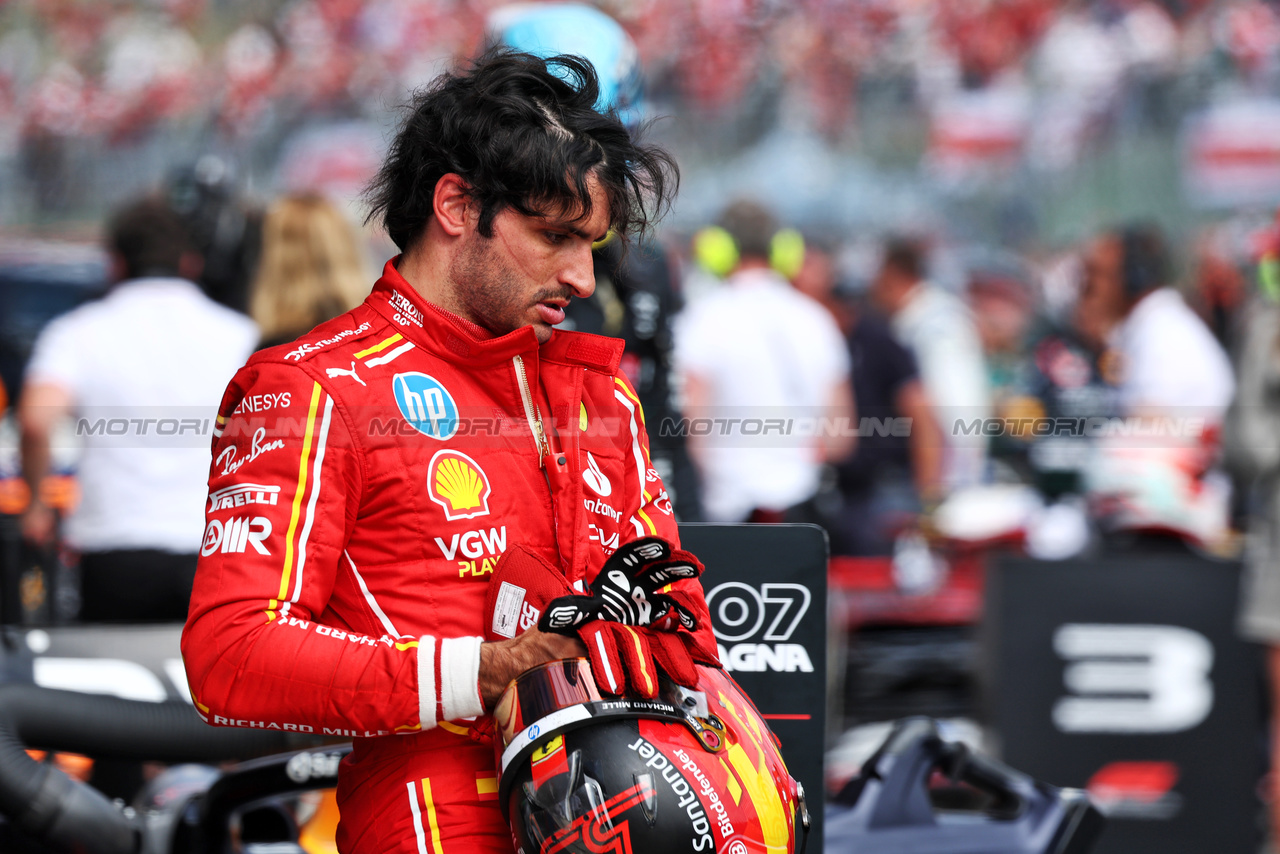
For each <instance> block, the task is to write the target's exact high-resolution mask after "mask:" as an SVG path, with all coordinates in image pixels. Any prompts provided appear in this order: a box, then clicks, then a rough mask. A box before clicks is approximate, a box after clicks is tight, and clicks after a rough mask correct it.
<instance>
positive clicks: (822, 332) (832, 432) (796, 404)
mask: <svg viewBox="0 0 1280 854" xmlns="http://www.w3.org/2000/svg"><path fill="white" fill-rule="evenodd" d="M720 226H721V228H723V229H724V230H725V231H726V232H728V234H729V236H730V237H731V238H732V239H733V242H734V245H735V247H736V250H737V254H738V261H737V266H736V268H735V270H734V272H733V274H732V275H731V276H730V277H729V279H728V280H727V281H726V283H725V286H724V287H723V288H721V289H719V290H717V291H715V292H713V293H712V294H710V295H708V296H707V297H704V298H703V299H701V300H699V301H697V302H695V303H693V304H692V305H690V306H689V308H688V309H687V310H686V311H685V313H684V314H683V315H682V316H681V317H680V318H679V320H678V321H677V325H676V350H675V357H676V365H677V369H678V370H679V372H680V375H681V382H682V387H683V390H684V410H685V413H686V414H687V415H688V417H689V418H690V419H691V422H690V423H691V426H692V424H694V423H697V422H698V421H699V420H700V419H707V418H710V419H724V420H721V421H720V422H719V423H720V424H721V425H723V426H721V427H713V429H711V430H710V431H707V432H699V431H694V430H692V429H691V430H690V442H689V451H690V453H691V454H692V455H693V458H694V462H695V463H697V464H698V466H699V469H700V471H701V474H702V481H703V494H702V499H703V510H704V512H705V514H706V516H707V518H708V519H709V520H710V521H713V522H744V521H797V522H815V521H818V520H819V518H820V515H819V513H818V510H817V508H814V507H813V506H812V505H811V502H812V501H813V499H814V497H815V496H816V495H817V493H818V490H819V487H820V486H821V481H822V468H823V465H824V464H825V463H828V462H836V461H838V460H840V459H843V458H844V457H845V456H846V455H847V454H848V453H849V451H851V450H852V447H853V442H854V437H855V436H856V432H855V426H856V425H855V422H854V420H853V400H852V395H851V392H850V386H849V358H848V354H847V353H846V351H845V346H844V341H843V340H842V338H841V335H840V330H839V328H838V327H837V326H836V324H835V321H834V320H832V319H831V316H830V315H829V314H828V313H827V311H826V310H825V309H824V308H823V307H822V306H821V305H819V304H818V303H817V302H815V301H813V300H811V299H809V298H808V297H806V296H804V295H803V294H801V293H799V292H798V291H796V290H795V289H794V288H792V287H791V284H790V283H789V282H787V280H786V279H784V278H783V277H782V276H781V274H779V273H778V272H776V271H775V270H773V268H772V267H771V266H770V264H769V255H770V244H771V242H772V240H773V236H774V234H775V233H776V232H777V225H776V223H775V222H774V219H773V216H772V215H771V214H770V213H769V212H768V211H767V210H765V209H764V208H763V207H762V206H760V205H759V204H757V203H755V202H752V201H747V200H739V201H736V202H734V203H733V204H731V205H730V206H729V207H728V208H727V209H726V210H725V212H724V214H723V216H722V217H721V220H720ZM733 419H737V420H736V421H734V420H733ZM788 420H790V421H792V423H793V424H794V423H795V422H796V421H799V422H800V423H802V424H808V425H811V429H809V430H807V431H805V432H804V433H803V434H802V433H800V432H799V431H794V432H792V433H790V434H787V433H780V432H778V431H774V432H772V433H765V432H764V426H765V422H767V421H769V422H774V423H781V424H785V423H786V421H788Z"/></svg>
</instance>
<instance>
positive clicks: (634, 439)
mask: <svg viewBox="0 0 1280 854" xmlns="http://www.w3.org/2000/svg"><path fill="white" fill-rule="evenodd" d="M618 384H619V385H622V383H621V382H619V383H618ZM625 387H626V386H623V388H625ZM613 396H614V397H615V398H617V399H618V401H619V402H620V403H621V404H622V405H623V406H625V407H626V408H627V411H628V412H630V413H631V453H632V455H633V456H634V457H635V461H636V480H637V482H638V489H639V491H640V496H639V500H640V501H641V502H642V503H643V502H644V501H646V500H649V499H648V493H647V492H646V491H645V488H644V483H645V474H646V472H647V471H648V468H649V467H648V465H647V461H646V459H645V454H644V451H643V445H642V444H641V442H640V425H639V423H638V422H637V419H636V406H633V405H632V404H631V401H630V400H628V399H627V397H626V396H625V395H624V394H623V393H622V392H620V391H615V392H614V393H613ZM636 513H637V515H639V516H640V518H641V519H644V521H645V524H646V525H647V526H648V527H649V533H650V534H657V533H658V529H657V528H656V527H654V524H653V520H652V519H650V518H649V517H648V516H647V515H645V512H644V510H643V509H639V510H637V511H636Z"/></svg>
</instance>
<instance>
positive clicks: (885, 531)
mask: <svg viewBox="0 0 1280 854" xmlns="http://www.w3.org/2000/svg"><path fill="white" fill-rule="evenodd" d="M741 204H751V203H748V202H739V203H735V205H730V206H729V208H728V209H726V212H725V215H724V217H723V218H722V221H721V223H720V224H719V225H718V226H713V227H710V228H708V229H707V230H705V231H704V232H702V233H700V234H699V235H698V236H697V238H696V239H695V242H694V244H695V245H694V249H693V257H694V259H695V262H694V264H693V266H692V268H691V269H692V270H693V275H691V277H690V279H689V284H690V287H689V289H688V290H689V296H690V300H691V303H692V304H691V307H690V308H689V309H688V314H689V315H690V316H691V318H692V319H689V320H687V321H685V320H681V321H678V322H677V325H676V330H677V334H676V347H675V352H676V360H675V361H676V370H677V373H678V374H679V375H680V376H681V377H682V379H683V381H684V388H685V389H686V397H685V415H686V417H687V420H688V419H691V420H689V424H690V427H691V429H689V436H690V437H691V438H690V441H691V442H692V443H695V444H704V445H711V446H713V447H714V448H715V451H714V452H713V453H714V454H720V455H725V456H727V457H728V459H726V460H725V461H724V462H723V463H720V462H718V461H716V460H709V459H707V457H706V454H705V453H704V454H702V455H699V454H695V459H699V462H700V464H701V468H702V470H703V472H702V473H703V475H704V481H707V480H709V482H710V484H711V485H712V486H713V487H714V485H715V484H716V483H717V481H718V479H719V478H720V477H721V475H720V474H719V473H718V469H719V468H721V467H722V466H723V467H724V468H727V469H730V470H734V471H737V472H739V474H737V475H736V478H735V479H736V480H737V481H742V480H747V479H749V478H748V476H746V475H743V474H741V472H744V471H752V472H761V474H760V475H759V477H760V478H761V479H767V475H766V474H764V473H763V472H764V468H763V466H762V465H761V464H760V463H759V462H758V461H756V462H753V461H752V460H751V455H752V454H755V455H760V454H764V453H766V451H765V450H763V449H764V448H765V447H767V446H769V445H774V446H776V445H779V444H785V443H783V442H782V441H781V440H778V439H775V440H774V441H772V442H770V441H769V439H768V438H767V435H768V434H767V433H765V434H764V436H759V435H758V434H759V433H760V430H759V428H755V429H756V433H757V436H756V437H753V436H752V435H751V434H750V433H748V432H747V431H746V429H745V428H741V429H739V428H736V427H733V428H724V429H723V430H721V429H719V422H716V424H717V428H715V429H711V430H710V433H709V434H708V435H707V438H704V439H697V438H696V437H697V435H698V429H697V418H698V417H699V416H700V415H709V416H728V415H733V416H737V417H739V418H742V417H748V418H749V417H752V416H754V417H756V418H761V419H764V418H767V417H768V416H769V415H771V414H778V412H783V411H785V412H787V413H802V414H803V413H808V412H819V411H820V412H822V413H823V414H824V416H826V417H828V418H831V417H833V416H836V415H839V414H840V412H841V410H840V409H839V408H838V404H837V403H835V402H833V401H834V400H835V398H834V397H833V396H832V395H831V393H830V392H829V391H828V390H826V389H818V390H813V391H811V392H808V393H807V396H806V392H805V391H804V389H803V384H804V382H805V381H810V380H812V379H813V378H814V377H827V378H828V380H827V381H826V382H827V383H828V385H829V384H830V383H831V382H832V381H833V380H832V379H830V378H833V377H835V378H838V381H839V383H840V384H842V386H843V387H844V388H846V389H847V390H848V391H849V392H850V393H851V394H850V396H851V397H852V400H853V404H854V407H855V412H856V415H855V416H854V417H853V419H852V421H851V422H849V423H850V424H851V425H852V429H850V430H849V431H847V432H848V433H849V434H852V436H853V438H854V441H852V442H849V443H846V444H845V445H843V446H839V447H834V448H833V447H832V446H831V445H830V443H829V442H827V443H826V444H825V445H824V442H823V441H819V440H820V439H823V438H826V437H828V436H830V435H836V433H837V431H835V430H834V429H828V430H826V431H825V432H824V428H823V425H819V426H818V428H817V430H818V437H817V439H815V440H810V441H808V443H807V445H806V447H807V449H808V452H809V463H808V464H809V466H810V468H811V476H810V478H809V480H808V487H807V491H806V492H805V493H804V494H803V495H802V496H800V498H799V499H798V500H790V501H788V500H785V499H778V498H777V497H774V498H773V499H772V500H770V499H764V500H762V501H761V502H759V503H758V504H759V506H758V507H756V508H752V507H747V508H746V510H747V512H745V513H744V512H742V509H741V508H734V509H733V510H731V511H721V512H719V514H718V515H717V511H716V508H715V507H714V506H708V507H707V508H706V509H707V512H708V515H709V516H710V517H711V518H712V519H713V520H714V521H744V520H746V519H747V518H748V517H749V516H750V513H751V511H752V510H753V509H755V510H759V509H764V510H767V511H773V512H779V513H781V514H782V516H783V517H785V518H788V519H790V520H793V521H801V520H803V521H816V522H819V523H820V524H823V525H825V526H826V527H827V528H828V531H829V533H830V535H831V542H832V549H833V553H835V554H849V555H888V554H893V553H895V551H896V550H899V549H902V548H904V547H907V546H909V545H910V544H911V543H913V542H915V540H916V539H918V538H919V537H921V536H927V537H930V538H933V539H935V540H938V539H941V540H944V541H945V540H948V539H949V540H953V541H960V542H967V543H978V544H984V545H990V544H992V543H995V542H1000V541H1008V542H1013V541H1016V542H1018V543H1020V544H1024V545H1025V546H1026V547H1027V548H1028V550H1029V551H1030V552H1031V553H1032V554H1035V555H1037V556H1040V557H1046V558H1061V557H1066V556H1069V555H1072V554H1077V553H1079V552H1081V551H1083V550H1085V549H1088V548H1096V547H1097V546H1098V543H1099V541H1100V539H1101V538H1106V537H1109V536H1112V535H1114V534H1116V533H1117V532H1127V533H1129V534H1140V535H1144V536H1145V535H1153V536H1162V537H1163V536H1168V537H1172V538H1178V539H1181V540H1184V541H1186V542H1189V543H1192V544H1194V545H1195V546H1196V547H1197V548H1203V549H1207V550H1209V551H1213V552H1217V553H1237V552H1238V551H1239V549H1240V546H1241V538H1240V536H1239V531H1241V530H1242V529H1243V528H1244V527H1246V526H1247V517H1248V515H1249V513H1250V510H1251V507H1252V505H1250V503H1249V502H1250V494H1251V493H1250V476H1251V474H1252V473H1251V472H1250V471H1248V470H1247V469H1248V466H1247V465H1246V466H1243V467H1236V468H1234V469H1233V468H1232V467H1231V466H1229V465H1227V464H1226V463H1227V462H1229V461H1230V460H1231V459H1233V458H1234V459H1239V458H1240V457H1241V454H1240V450H1241V448H1242V447H1243V446H1246V445H1247V446H1248V447H1249V448H1253V447H1254V446H1256V445H1257V444H1258V441H1257V434H1256V432H1255V434H1254V438H1253V439H1252V440H1247V441H1246V440H1243V439H1240V438H1239V434H1238V432H1233V429H1232V428H1233V425H1238V424H1239V423H1240V422H1241V421H1242V420H1243V419H1246V418H1248V417H1251V416H1256V415H1257V412H1258V410H1259V408H1260V407H1263V406H1264V404H1263V403H1260V402H1259V401H1261V400H1263V399H1265V393H1264V392H1263V391H1261V390H1259V389H1256V388H1253V389H1250V388H1241V390H1240V399H1241V400H1251V401H1252V402H1251V403H1249V404H1247V405H1243V406H1242V405H1240V404H1238V405H1237V408H1236V410H1234V414H1231V411H1230V407H1231V404H1232V401H1233V399H1234V398H1235V397H1236V386H1237V382H1236V378H1235V374H1236V369H1234V368H1233V367H1232V359H1233V358H1238V355H1239V353H1240V352H1241V351H1242V349H1243V348H1244V347H1245V344H1244V341H1245V339H1246V338H1247V337H1248V336H1249V335H1251V334H1254V333H1251V332H1250V325H1251V324H1253V323H1257V322H1259V321H1257V320H1256V318H1257V317H1259V316H1264V315H1267V314H1268V312H1270V311H1274V309H1275V297H1274V295H1273V294H1274V290H1273V288H1272V286H1268V285H1267V284H1266V282H1267V276H1268V275H1272V273H1269V272H1268V271H1269V270H1270V269H1271V267H1272V266H1274V264H1275V261H1274V257H1275V249H1274V246H1273V242H1274V240H1275V236H1276V232H1275V229H1274V227H1272V226H1269V225H1267V224H1263V226H1262V227H1259V228H1257V229H1256V230H1255V231H1254V232H1253V233H1252V234H1251V237H1250V238H1249V240H1246V241H1244V243H1245V244H1248V245H1250V246H1252V247H1253V250H1252V251H1253V255H1252V256H1251V257H1245V256H1235V257H1234V258H1232V259H1228V258H1225V257H1224V256H1222V255H1219V254H1214V253H1211V252H1210V253H1207V254H1201V255H1199V256H1197V257H1193V258H1178V257H1177V254H1176V253H1175V252H1174V251H1173V250H1172V249H1171V247H1170V244H1169V243H1168V241H1167V238H1166V236H1165V235H1164V234H1163V233H1162V231H1161V230H1160V229H1159V228H1158V227H1157V226H1154V225H1151V224H1149V223H1131V224H1127V225H1123V226H1116V227H1112V228H1107V229H1102V230H1100V231H1099V232H1098V233H1097V234H1095V235H1093V236H1091V237H1090V238H1089V239H1088V240H1086V241H1084V242H1083V243H1081V244H1080V245H1078V246H1075V247H1070V248H1068V249H1066V250H1064V251H1062V252H1059V253H1057V254H1054V255H1052V256H1047V257H1044V258H1041V259H1037V260H1034V261H1033V260H1032V259H1029V258H1026V257H1021V256H1018V255H1015V254H1012V253H1004V252H994V251H991V250H989V249H988V250H984V251H978V250H973V249H964V248H957V247H955V246H948V245H946V242H945V241H944V240H942V239H940V238H937V237H930V236H927V235H901V234H898V235H894V234H889V235H883V236H879V237H875V238H867V237H866V236H850V237H849V238H847V239H844V240H831V239H824V238H815V239H812V240H811V241H810V242H809V243H807V244H806V245H804V246H803V249H802V250H799V252H798V256H797V255H796V253H793V257H790V258H787V257H785V253H782V254H780V253H778V252H774V253H773V255H774V257H772V258H771V257H770V251H769V244H768V243H767V241H766V242H765V243H763V244H761V243H760V240H761V238H760V237H759V236H752V232H751V228H749V227H745V226H744V225H743V224H742V223H741V222H740V219H741V217H740V212H737V205H741ZM756 207H759V206H756ZM759 215H760V216H765V215H767V214H766V212H765V211H764V209H763V208H760V214H759ZM769 228H772V229H773V230H774V231H775V232H776V231H777V226H776V225H771V226H769ZM777 233H778V235H779V236H783V235H785V234H786V232H785V231H783V232H777ZM766 237H768V235H766ZM744 240H746V241H747V243H748V244H749V245H750V244H754V245H756V246H757V248H756V249H754V250H751V251H750V252H748V251H745V250H743V251H741V252H740V256H741V257H739V254H738V253H733V254H731V255H730V256H729V258H730V259H731V260H730V261H729V262H728V263H725V261H724V258H723V250H722V249H721V250H717V249H716V246H717V245H718V244H717V241H727V243H726V244H725V245H727V246H732V247H738V246H741V244H742V242H743V241H744ZM777 243H778V241H777V240H776V239H775V244H777ZM774 248H775V249H776V248H777V246H775V247H774ZM947 258H949V259H950V260H949V261H947V262H946V263H944V259H947ZM944 269H945V270H947V273H946V274H945V275H939V274H940V273H941V272H942V271H943V270H944ZM719 275H723V276H725V277H726V278H725V279H724V281H723V282H721V281H720V280H719V279H716V278H714V276H719ZM709 276H710V277H712V278H710V279H708V277H709ZM762 276H763V277H768V279H769V282H770V284H771V285H772V286H773V287H775V288H779V287H790V288H792V289H793V290H794V291H795V292H796V293H797V294H803V295H804V296H803V297H799V296H797V297H796V300H800V299H803V300H804V301H805V302H808V303H809V304H811V305H816V306H821V307H822V308H823V309H824V312H823V314H824V315H825V317H822V318H810V319H809V320H808V321H805V322H804V324H803V330H804V331H803V332H802V333H801V340H804V341H805V342H806V343H805V346H804V347H803V348H802V349H801V348H796V347H790V348H789V347H788V346H787V345H785V344H775V343H774V342H775V341H776V340H778V339H782V338H785V337H786V335H787V333H786V331H785V330H786V327H787V325H788V323H789V322H788V321H787V319H786V317H785V315H784V314H783V313H782V312H781V311H779V310H777V309H774V310H771V311H767V312H763V316H764V317H766V318H767V319H766V320H762V321H759V322H757V323H756V324H755V325H754V326H753V325H751V324H750V323H749V322H748V321H746V320H733V318H735V317H737V315H735V314H733V312H734V311H739V310H740V309H741V307H743V306H750V305H753V304H756V303H758V302H759V300H760V297H759V296H758V292H759V290H760V288H761V285H760V281H761V279H762ZM709 282H710V283H709ZM1269 288H1270V289H1269ZM1224 295H1229V296H1224ZM708 313H709V314H711V315H712V316H714V317H716V318H719V322H720V323H721V325H722V326H723V327H733V328H734V329H735V330H737V331H736V332H735V333H733V335H738V336H746V337H750V338H751V339H752V346H753V348H754V352H755V354H756V355H754V356H752V357H750V358H748V357H746V356H745V355H743V354H741V353H738V352H737V351H734V350H732V349H731V347H730V346H729V345H726V344H725V343H724V342H725V341H726V340H731V339H732V337H733V335H730V334H728V333H726V332H725V331H724V330H723V329H722V330H721V331H719V332H717V333H715V334H711V335H709V334H708V329H709V328H711V327H710V326H709V325H708V323H707V321H706V320H705V319H703V318H702V316H703V315H707V314H708ZM708 337H709V338H710V340H714V341H715V342H716V346H715V348H713V349H715V350H716V351H717V352H718V353H720V354H722V355H721V356H720V359H719V363H715V362H713V361H711V360H710V357H708V356H706V355H703V354H702V353H701V350H703V349H706V345H703V346H702V347H699V346H698V345H699V341H701V340H703V339H707V338H708ZM1273 344H1274V342H1273ZM1254 346H1255V347H1261V346H1263V345H1254ZM1264 349H1265V348H1264ZM726 350H729V352H726ZM824 351H825V352H824ZM761 362H765V363H772V364H773V365H783V366H794V368H791V367H783V368H767V367H761V366H760V364H759V363H761ZM770 370H782V371H783V373H784V374H786V373H787V372H788V371H789V372H790V373H791V374H794V375H795V377H796V378H795V379H794V381H792V382H791V384H790V386H789V392H788V393H790V394H791V396H790V397H787V395H786V394H785V393H780V394H779V395H775V398H776V399H777V400H781V401H783V402H785V403H786V404H787V405H786V407H776V409H777V411H776V412H775V411H774V410H773V409H770V408H769V407H770V404H771V403H772V402H773V401H771V400H770V399H769V395H768V394H767V393H766V391H762V389H767V387H768V385H769V382H768V376H769V371H770ZM761 377H763V378H764V379H761ZM802 378H803V379H802ZM690 383H692V386H693V388H694V393H693V394H689V393H688V389H689V384H690ZM743 383H745V384H746V385H747V387H748V388H747V390H745V391H744V390H739V389H737V388H735V385H740V384H743ZM782 384H783V385H784V386H786V385H787V382H786V381H784V382H783V383H782ZM1255 385H1256V383H1255ZM734 407H737V408H736V409H735V408H734ZM728 410H732V411H728ZM800 435H801V434H800V433H799V432H797V433H795V434H794V436H793V438H792V439H791V441H790V444H791V445H792V446H794V445H796V444H805V443H804V442H803V441H802V440H800V439H798V438H795V436H800ZM722 436H727V437H728V438H721V437H722ZM1224 437H1225V438H1224ZM1233 437H1234V438H1233ZM734 448H736V449H738V450H737V451H734V450H732V449H734ZM791 450H794V447H792V448H791ZM774 453H779V452H778V451H774ZM1245 456H1247V454H1246V455H1245ZM1233 478H1235V488H1234V489H1233V485H1232V479H1233ZM733 492H734V494H735V495H737V496H739V497H741V496H742V495H743V489H742V487H741V485H740V484H735V489H734V490H733ZM793 498H794V496H793ZM800 505H806V506H807V509H808V511H809V512H807V513H806V514H802V515H796V514H795V512H794V511H795V509H796V508H797V507H799V506H800ZM1252 509H1253V510H1255V511H1257V510H1258V509H1259V508H1257V507H1252ZM1260 512H1266V511H1265V510H1262V511H1260Z"/></svg>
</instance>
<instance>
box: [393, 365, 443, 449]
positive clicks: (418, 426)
mask: <svg viewBox="0 0 1280 854" xmlns="http://www.w3.org/2000/svg"><path fill="white" fill-rule="evenodd" d="M391 390H392V392H393V393H394V394H395V398H396V406H398V407H400V414H401V415H402V416H404V420H405V421H408V422H409V424H411V425H412V426H413V429H415V430H417V431H418V432H419V433H421V434H422V435H424V436H430V437H431V438H432V439H440V440H445V439H452V438H453V435H454V434H455V433H457V432H458V405H457V404H456V403H454V402H453V395H451V394H449V390H448V389H446V388H445V387H444V386H443V385H442V384H441V383H440V381H439V380H437V379H436V378H435V377H429V376H427V375H426V374H423V373H419V372H417V371H412V372H410V373H405V374H396V375H395V376H394V377H392V378H391Z"/></svg>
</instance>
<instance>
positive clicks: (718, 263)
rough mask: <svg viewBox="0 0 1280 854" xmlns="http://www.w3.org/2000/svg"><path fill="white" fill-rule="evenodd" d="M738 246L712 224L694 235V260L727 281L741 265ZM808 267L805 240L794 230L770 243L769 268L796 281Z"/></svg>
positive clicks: (785, 231) (778, 235)
mask: <svg viewBox="0 0 1280 854" xmlns="http://www.w3.org/2000/svg"><path fill="white" fill-rule="evenodd" d="M740 257H741V256H740V254H739V252H738V245H737V243H735V242H734V240H733V235H732V234H730V233H729V232H728V230H727V229H725V228H723V227H722V226H719V225H708V226H707V227H706V228H703V229H701V230H699V231H698V233H697V234H695V235H694V236H693V258H694V260H695V261H697V262H698V264H699V265H700V266H701V267H702V268H703V269H705V270H706V271H707V272H708V273H711V274H712V275H714V276H716V277H717V278H721V279H723V278H724V277H725V276H727V275H729V274H730V273H732V272H733V268H734V267H737V266H738V259H739V258H740ZM803 264H804V237H803V236H802V235H801V234H800V232H799V231H796V230H795V229H794V228H784V229H782V230H780V231H778V232H776V233H775V234H774V235H773V237H772V239H770V241H769V266H770V267H772V268H773V269H774V270H775V271H777V272H778V273H779V274H781V275H782V276H784V277H786V278H788V279H792V278H795V275H796V274H797V273H799V272H800V267H801V266H802V265H803Z"/></svg>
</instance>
